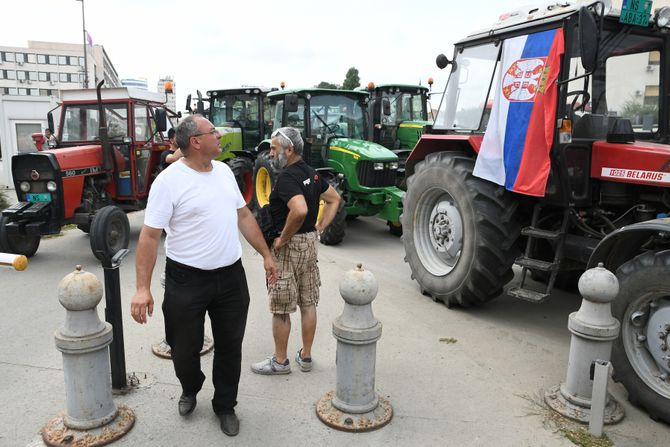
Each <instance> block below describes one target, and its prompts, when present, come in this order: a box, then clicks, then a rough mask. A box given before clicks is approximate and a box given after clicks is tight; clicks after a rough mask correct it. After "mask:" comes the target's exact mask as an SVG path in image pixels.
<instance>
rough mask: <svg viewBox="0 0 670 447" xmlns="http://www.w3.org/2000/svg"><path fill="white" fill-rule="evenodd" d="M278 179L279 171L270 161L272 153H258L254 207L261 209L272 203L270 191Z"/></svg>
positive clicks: (254, 181)
mask: <svg viewBox="0 0 670 447" xmlns="http://www.w3.org/2000/svg"><path fill="white" fill-rule="evenodd" d="M276 181H277V172H275V169H274V168H273V167H272V164H271V163H270V153H269V152H268V151H263V152H261V153H260V154H258V157H257V158H256V164H255V166H254V180H253V185H254V193H253V209H256V210H259V209H261V208H263V207H264V206H265V205H267V204H268V203H270V193H271V192H272V188H273V187H274V185H275V182H276Z"/></svg>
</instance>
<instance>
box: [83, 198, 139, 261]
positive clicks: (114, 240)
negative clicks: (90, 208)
mask: <svg viewBox="0 0 670 447" xmlns="http://www.w3.org/2000/svg"><path fill="white" fill-rule="evenodd" d="M90 240H91V251H93V254H94V255H95V257H96V258H98V259H99V260H100V261H104V260H105V259H106V258H109V259H111V258H112V257H113V256H114V255H115V254H116V253H117V252H118V251H119V250H121V249H124V248H128V243H129V242H130V223H129V222H128V216H126V213H124V212H123V210H121V208H119V207H118V206H113V205H110V206H106V207H104V208H101V209H100V210H98V212H97V213H95V216H93V222H91V232H90ZM100 251H102V253H99V252H100Z"/></svg>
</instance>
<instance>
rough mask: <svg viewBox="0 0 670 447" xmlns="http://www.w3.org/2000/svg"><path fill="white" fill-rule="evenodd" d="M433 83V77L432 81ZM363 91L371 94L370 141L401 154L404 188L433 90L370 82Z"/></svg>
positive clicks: (399, 181) (400, 179)
mask: <svg viewBox="0 0 670 447" xmlns="http://www.w3.org/2000/svg"><path fill="white" fill-rule="evenodd" d="M428 83H429V84H431V85H432V79H429V80H428ZM359 90H363V91H367V92H368V93H370V112H371V113H370V129H371V132H370V135H369V140H370V141H374V142H375V143H378V144H381V145H382V146H385V147H387V148H389V149H391V150H392V151H393V152H394V153H395V154H396V155H397V156H398V171H397V174H398V176H397V179H396V184H397V185H398V186H399V187H401V188H403V189H404V180H405V160H407V157H408V156H409V154H410V152H412V149H413V148H414V146H415V145H416V142H417V141H419V138H420V137H421V134H423V130H424V129H425V127H426V125H429V124H432V122H431V121H428V107H427V104H428V96H429V89H428V88H427V87H423V86H421V85H407V84H382V85H375V84H374V83H372V82H370V83H369V84H368V86H367V87H365V88H360V89H359Z"/></svg>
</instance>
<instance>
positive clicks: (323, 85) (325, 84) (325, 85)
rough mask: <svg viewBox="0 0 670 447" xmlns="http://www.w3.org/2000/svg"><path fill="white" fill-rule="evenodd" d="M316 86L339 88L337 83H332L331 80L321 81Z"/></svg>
mask: <svg viewBox="0 0 670 447" xmlns="http://www.w3.org/2000/svg"><path fill="white" fill-rule="evenodd" d="M316 88H338V87H337V85H336V84H331V83H330V82H326V81H321V82H319V85H317V86H316Z"/></svg>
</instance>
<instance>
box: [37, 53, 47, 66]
mask: <svg viewBox="0 0 670 447" xmlns="http://www.w3.org/2000/svg"><path fill="white" fill-rule="evenodd" d="M37 63H38V64H46V63H47V56H46V54H38V55H37Z"/></svg>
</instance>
